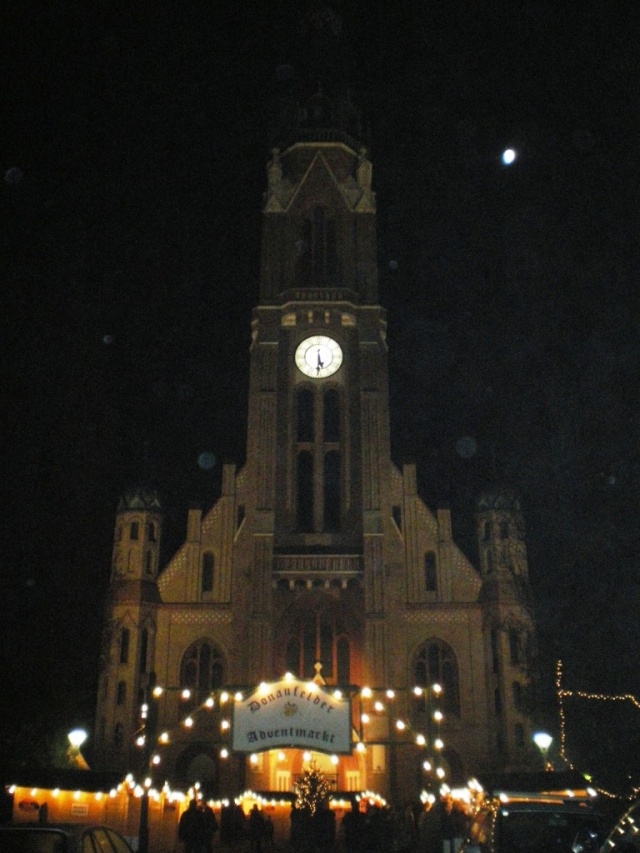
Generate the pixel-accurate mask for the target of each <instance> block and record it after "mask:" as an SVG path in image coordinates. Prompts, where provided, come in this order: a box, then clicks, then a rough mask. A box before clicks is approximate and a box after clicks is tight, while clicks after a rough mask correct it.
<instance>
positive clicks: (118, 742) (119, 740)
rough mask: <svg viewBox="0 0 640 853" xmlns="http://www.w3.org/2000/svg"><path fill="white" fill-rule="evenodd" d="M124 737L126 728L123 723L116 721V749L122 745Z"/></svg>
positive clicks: (114, 740) (114, 730)
mask: <svg viewBox="0 0 640 853" xmlns="http://www.w3.org/2000/svg"><path fill="white" fill-rule="evenodd" d="M123 739H124V729H123V726H122V723H116V724H115V726H114V729H113V745H114V746H115V748H116V749H120V748H121V747H122V741H123Z"/></svg>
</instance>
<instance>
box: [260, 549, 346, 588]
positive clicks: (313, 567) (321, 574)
mask: <svg viewBox="0 0 640 853" xmlns="http://www.w3.org/2000/svg"><path fill="white" fill-rule="evenodd" d="M361 577H362V555H360V554H277V555H276V556H274V558H273V578H274V583H275V585H276V586H281V585H283V584H285V585H286V586H288V587H289V588H290V589H294V588H295V587H304V588H306V589H310V588H312V587H314V586H323V587H329V586H336V585H337V586H340V587H342V588H345V587H347V586H348V585H349V583H350V582H357V581H359V579H360V578H361Z"/></svg>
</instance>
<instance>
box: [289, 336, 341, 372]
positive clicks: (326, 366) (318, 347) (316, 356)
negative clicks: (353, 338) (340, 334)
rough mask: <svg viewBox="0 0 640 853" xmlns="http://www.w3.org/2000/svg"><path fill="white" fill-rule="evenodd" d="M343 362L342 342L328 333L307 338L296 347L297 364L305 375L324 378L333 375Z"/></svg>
mask: <svg viewBox="0 0 640 853" xmlns="http://www.w3.org/2000/svg"><path fill="white" fill-rule="evenodd" d="M341 364H342V350H341V349H340V344H338V343H336V341H334V340H333V338H328V337H326V335H314V336H313V337H312V338H306V340H304V341H302V343H301V344H300V345H299V346H298V348H297V349H296V365H297V366H298V370H301V371H302V373H304V374H305V376H311V377H313V378H314V379H324V377H325V376H332V375H333V374H334V373H335V372H336V370H337V369H338V368H339V367H340V365H341Z"/></svg>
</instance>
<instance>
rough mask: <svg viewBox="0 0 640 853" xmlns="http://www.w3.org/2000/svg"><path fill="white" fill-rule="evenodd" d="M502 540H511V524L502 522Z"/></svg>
mask: <svg viewBox="0 0 640 853" xmlns="http://www.w3.org/2000/svg"><path fill="white" fill-rule="evenodd" d="M500 538H501V539H508V538H509V522H508V521H501V522H500Z"/></svg>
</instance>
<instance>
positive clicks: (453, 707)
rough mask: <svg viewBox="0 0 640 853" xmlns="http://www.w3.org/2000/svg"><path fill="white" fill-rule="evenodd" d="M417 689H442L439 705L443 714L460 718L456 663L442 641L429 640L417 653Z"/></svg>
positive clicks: (450, 649) (453, 654) (449, 649)
mask: <svg viewBox="0 0 640 853" xmlns="http://www.w3.org/2000/svg"><path fill="white" fill-rule="evenodd" d="M414 676H415V682H416V685H417V686H418V687H424V688H430V687H431V686H432V685H433V684H439V685H440V686H441V687H442V693H441V698H440V704H441V706H442V710H443V711H444V712H445V714H447V713H449V714H455V715H456V716H460V683H459V680H458V661H457V659H456V656H455V653H454V651H453V649H452V648H451V646H449V645H448V644H447V643H445V642H443V641H442V640H437V639H433V640H429V641H428V642H427V643H425V645H424V646H422V648H421V649H420V651H419V652H418V656H417V658H416V663H415V670H414Z"/></svg>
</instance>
